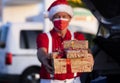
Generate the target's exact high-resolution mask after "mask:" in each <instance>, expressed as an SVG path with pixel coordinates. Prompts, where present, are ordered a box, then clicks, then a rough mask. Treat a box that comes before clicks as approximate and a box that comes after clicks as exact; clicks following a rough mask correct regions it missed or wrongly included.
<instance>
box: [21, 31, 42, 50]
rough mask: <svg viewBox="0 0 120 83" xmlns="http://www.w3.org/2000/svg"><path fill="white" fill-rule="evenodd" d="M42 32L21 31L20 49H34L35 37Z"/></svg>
mask: <svg viewBox="0 0 120 83" xmlns="http://www.w3.org/2000/svg"><path fill="white" fill-rule="evenodd" d="M39 33H42V31H38V30H37V31H33V30H32V31H31V30H22V31H21V32H20V48H23V49H36V37H37V35H38V34H39Z"/></svg>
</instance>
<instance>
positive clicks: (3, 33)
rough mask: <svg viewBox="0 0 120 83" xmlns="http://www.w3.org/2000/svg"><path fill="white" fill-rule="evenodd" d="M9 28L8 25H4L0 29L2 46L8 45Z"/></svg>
mask: <svg viewBox="0 0 120 83" xmlns="http://www.w3.org/2000/svg"><path fill="white" fill-rule="evenodd" d="M8 29H9V28H8V26H3V27H2V28H1V29H0V48H5V46H6V39H7V34H8Z"/></svg>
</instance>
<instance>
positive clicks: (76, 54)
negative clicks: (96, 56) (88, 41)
mask: <svg viewBox="0 0 120 83" xmlns="http://www.w3.org/2000/svg"><path fill="white" fill-rule="evenodd" d="M65 52H66V56H67V58H81V57H84V56H86V55H87V54H88V50H84V49H80V50H66V51H65Z"/></svg>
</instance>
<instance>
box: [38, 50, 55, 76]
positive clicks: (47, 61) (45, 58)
mask: <svg viewBox="0 0 120 83" xmlns="http://www.w3.org/2000/svg"><path fill="white" fill-rule="evenodd" d="M37 56H38V59H39V61H40V62H41V63H42V64H43V65H44V67H45V69H46V70H47V72H48V73H50V74H54V65H53V60H52V59H51V58H49V55H48V54H47V53H46V51H44V49H38V52H37Z"/></svg>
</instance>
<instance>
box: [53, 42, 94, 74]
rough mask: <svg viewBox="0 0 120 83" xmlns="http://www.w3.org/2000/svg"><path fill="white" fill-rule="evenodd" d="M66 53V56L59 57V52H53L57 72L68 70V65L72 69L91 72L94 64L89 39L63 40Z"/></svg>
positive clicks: (73, 70)
mask: <svg viewBox="0 0 120 83" xmlns="http://www.w3.org/2000/svg"><path fill="white" fill-rule="evenodd" d="M63 47H64V54H65V55H66V57H63V58H62V57H61V58H59V57H58V56H59V53H57V52H56V53H53V55H52V58H53V61H54V69H55V73H56V74H62V73H66V72H67V65H70V67H71V71H72V72H73V73H76V72H91V71H92V69H93V65H94V60H93V56H92V54H91V53H90V52H89V51H88V50H89V48H88V41H87V40H68V41H64V42H63Z"/></svg>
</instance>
